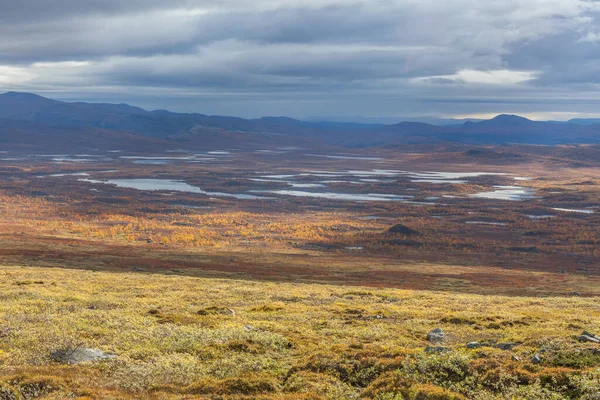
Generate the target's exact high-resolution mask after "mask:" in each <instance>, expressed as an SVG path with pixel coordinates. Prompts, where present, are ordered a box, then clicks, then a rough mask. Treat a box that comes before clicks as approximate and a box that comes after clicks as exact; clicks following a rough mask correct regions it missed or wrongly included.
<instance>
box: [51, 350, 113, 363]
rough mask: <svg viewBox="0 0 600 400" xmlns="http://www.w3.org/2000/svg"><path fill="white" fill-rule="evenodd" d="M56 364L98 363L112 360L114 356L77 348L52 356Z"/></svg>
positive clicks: (99, 351) (53, 353) (52, 354)
mask: <svg viewBox="0 0 600 400" xmlns="http://www.w3.org/2000/svg"><path fill="white" fill-rule="evenodd" d="M50 357H51V358H52V360H54V361H55V362H58V363H61V364H79V363H85V362H98V361H107V360H112V359H113V358H115V357H116V356H115V355H114V354H109V353H105V352H103V351H101V350H97V349H86V348H81V347H79V348H76V349H69V350H57V351H54V352H52V353H51V354H50Z"/></svg>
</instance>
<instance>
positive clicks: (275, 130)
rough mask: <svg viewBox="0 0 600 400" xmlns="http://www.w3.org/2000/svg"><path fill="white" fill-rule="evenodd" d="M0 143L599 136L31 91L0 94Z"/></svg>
mask: <svg viewBox="0 0 600 400" xmlns="http://www.w3.org/2000/svg"><path fill="white" fill-rule="evenodd" d="M0 138H1V139H2V145H1V146H2V147H4V148H6V149H13V150H23V151H34V150H35V149H41V148H43V149H45V150H50V149H56V150H58V149H62V150H63V151H64V150H70V149H75V148H76V149H83V148H86V147H87V148H98V149H113V148H119V149H125V150H139V151H142V150H143V151H151V150H153V149H156V150H158V149H161V150H163V149H169V148H178V149H181V148H182V147H189V148H194V149H195V148H206V149H210V148H249V149H253V148H268V147H281V146H302V147H311V148H314V147H334V146H335V147H339V146H342V147H355V148H356V147H358V148H360V147H376V146H399V145H405V144H427V143H429V144H431V143H445V142H458V143H469V144H504V143H528V144H546V145H552V144H565V143H600V119H574V120H571V121H568V122H560V123H559V122H553V121H532V120H529V119H526V118H523V117H519V116H516V115H499V116H497V117H495V118H493V119H490V120H481V121H479V120H467V121H465V122H463V123H455V124H451V125H433V124H428V123H424V122H401V123H397V124H391V125H386V124H373V123H356V122H332V121H301V120H297V119H292V118H287V117H264V118H260V119H243V118H236V117H227V116H210V115H204V114H196V113H192V114H184V113H175V112H170V111H166V110H156V111H147V110H144V109H142V108H138V107H134V106H130V105H127V104H96V103H82V102H77V103H67V102H62V101H57V100H52V99H48V98H45V97H42V96H38V95H36V94H31V93H17V92H8V93H5V94H1V95H0Z"/></svg>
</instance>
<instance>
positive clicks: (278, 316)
mask: <svg viewBox="0 0 600 400" xmlns="http://www.w3.org/2000/svg"><path fill="white" fill-rule="evenodd" d="M211 307H216V308H211ZM229 310H233V312H234V314H232V313H231V312H230V311H229ZM201 314H205V315H201ZM436 327H442V328H443V329H444V330H445V331H446V332H447V333H448V336H449V337H448V340H447V342H446V343H445V344H444V345H445V346H448V347H451V348H452V349H453V351H452V352H450V353H447V354H444V355H426V354H425V353H424V348H425V347H426V346H427V344H428V343H427V341H426V339H425V338H426V335H427V332H428V331H429V330H431V329H433V328H436ZM583 329H587V330H589V331H592V332H594V331H595V332H598V331H600V304H598V302H597V300H596V299H594V298H529V297H520V298H509V297H501V296H482V295H473V294H455V293H441V292H430V291H409V290H393V289H373V288H368V289H367V288H364V289H362V288H357V287H347V286H329V285H318V284H289V283H263V282H250V281H237V280H219V279H206V278H191V277H180V276H165V275H154V274H144V273H109V272H92V271H79V270H62V269H43V268H30V267H24V268H19V267H2V268H0V377H2V378H0V382H2V383H0V388H1V387H4V389H2V390H4V391H2V390H0V399H11V398H65V397H77V396H80V397H87V398H106V399H110V398H114V399H121V398H136V399H137V398H157V399H158V398H161V399H162V398H165V399H168V398H189V399H193V398H224V397H227V396H230V397H231V398H241V397H244V396H247V398H274V399H275V398H277V399H283V398H286V399H287V398H289V399H304V398H306V399H309V398H310V399H313V398H330V399H353V398H359V397H360V396H362V397H363V398H379V399H402V398H415V399H416V398H418V399H451V398H457V399H458V398H461V397H460V395H454V394H451V393H450V391H448V390H447V389H449V390H451V391H453V392H462V393H463V394H464V395H466V396H467V397H468V398H480V399H488V398H506V399H508V398H531V399H537V398H548V399H552V398H557V399H561V398H565V399H566V398H584V399H596V398H598V397H593V396H598V379H599V376H600V374H599V373H598V366H600V355H594V354H593V353H592V352H591V351H590V350H588V349H590V348H593V346H591V345H586V344H583V343H579V342H578V341H577V340H576V339H575V337H576V335H578V334H580V333H581V331H582V330H583ZM473 340H479V341H490V342H494V341H498V342H506V341H512V342H519V343H522V344H520V345H518V346H517V347H515V349H514V350H513V351H502V350H499V349H495V348H492V347H484V348H482V349H478V350H467V349H465V348H464V344H465V343H466V342H469V341H473ZM78 346H82V347H92V348H98V349H102V350H105V351H109V352H113V353H115V354H117V356H118V357H117V359H116V360H115V361H110V362H107V363H100V364H92V365H78V366H60V365H58V364H54V363H52V361H51V359H50V353H51V352H52V351H54V350H58V349H66V348H74V347H78ZM542 348H543V349H545V352H544V353H542V356H543V359H544V361H543V362H542V364H541V365H533V364H532V363H530V362H529V358H530V357H531V356H532V355H533V354H534V353H536V352H538V351H540V349H542ZM514 355H516V356H519V357H520V358H521V360H520V361H514V360H512V356H514ZM469 376H471V377H469ZM442 387H445V388H446V389H442ZM9 390H12V391H13V392H15V391H19V390H20V391H21V393H22V394H24V395H25V396H22V397H18V396H13V397H10V396H12V394H11V395H9V394H8V393H13V392H9ZM394 393H395V394H394ZM594 393H595V394H594ZM3 396H4V397H3ZM28 396H29V397H28ZM394 396H396V397H394ZM419 396H420V397H419ZM436 396H437V397H436Z"/></svg>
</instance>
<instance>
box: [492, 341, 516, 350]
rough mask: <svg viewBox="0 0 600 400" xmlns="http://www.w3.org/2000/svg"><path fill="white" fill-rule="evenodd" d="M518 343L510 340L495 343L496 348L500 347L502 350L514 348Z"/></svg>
mask: <svg viewBox="0 0 600 400" xmlns="http://www.w3.org/2000/svg"><path fill="white" fill-rule="evenodd" d="M516 345H517V344H516V343H513V342H508V343H496V344H495V345H494V347H495V348H497V349H500V350H512V349H514V348H515V346H516Z"/></svg>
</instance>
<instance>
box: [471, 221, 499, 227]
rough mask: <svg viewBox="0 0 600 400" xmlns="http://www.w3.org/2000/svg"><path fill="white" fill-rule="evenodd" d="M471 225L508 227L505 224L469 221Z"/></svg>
mask: <svg viewBox="0 0 600 400" xmlns="http://www.w3.org/2000/svg"><path fill="white" fill-rule="evenodd" d="M465 223H466V224H469V225H492V226H506V223H504V222H487V221H467V222H465Z"/></svg>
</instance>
